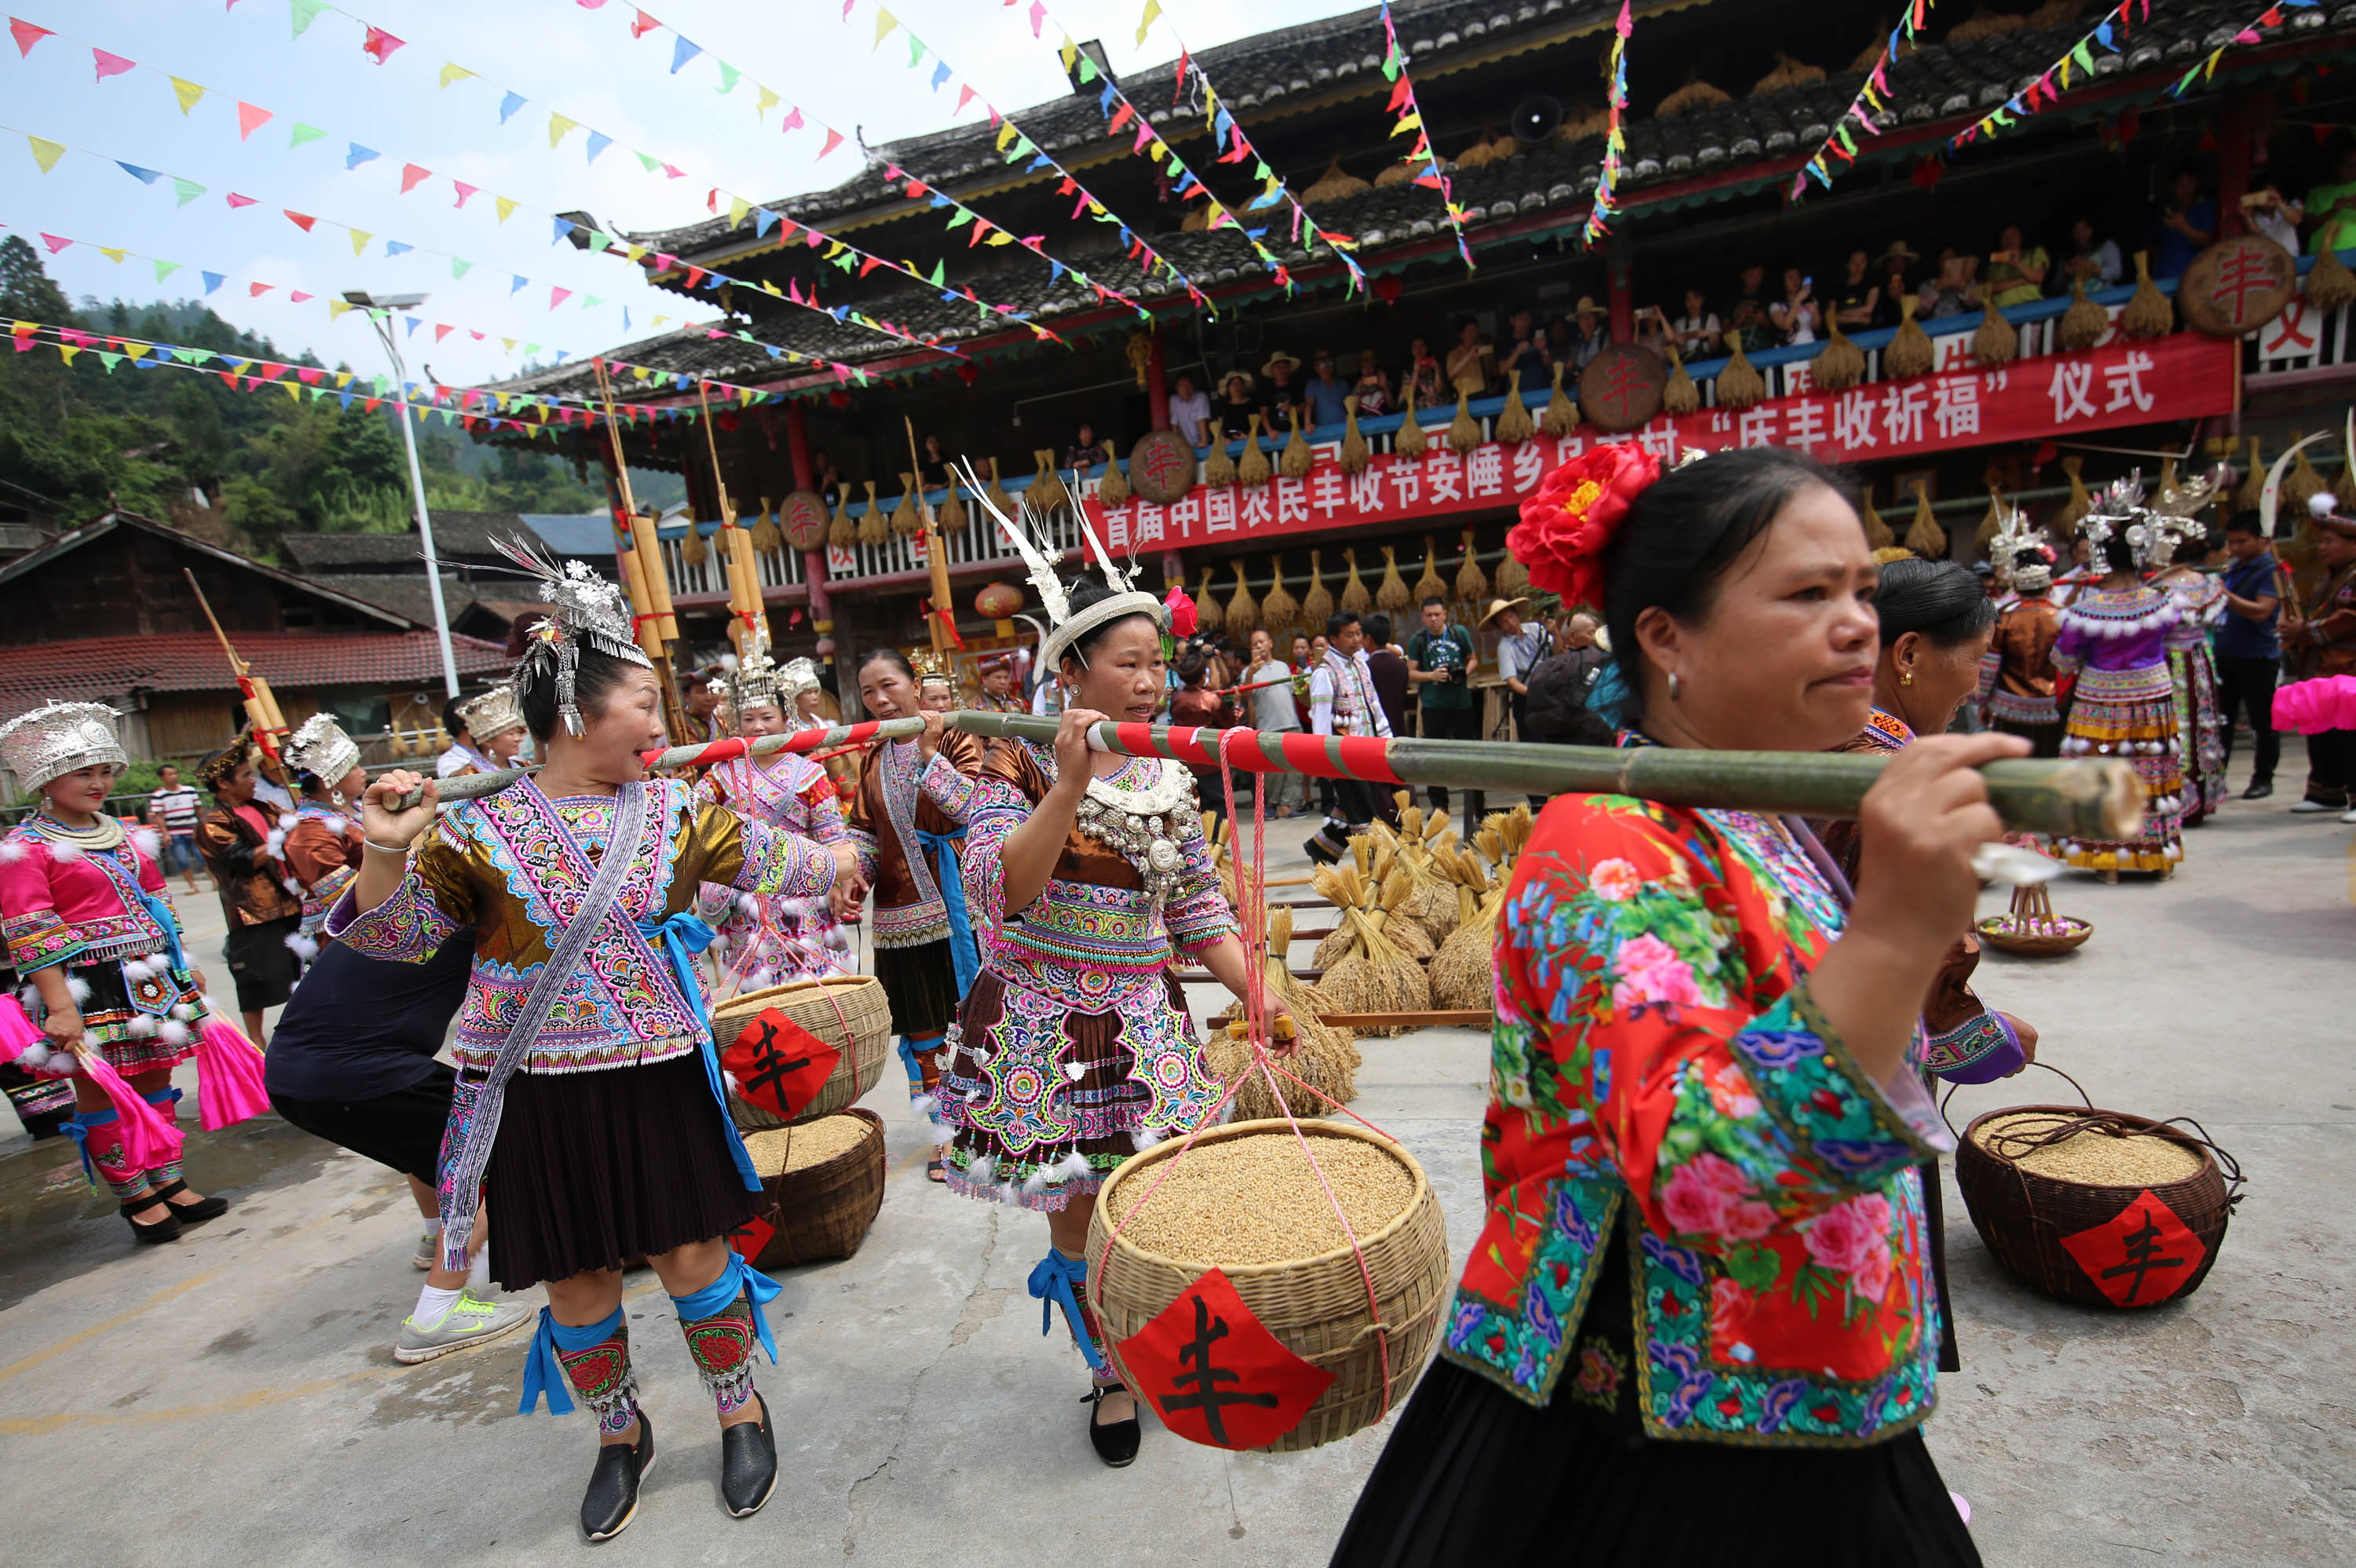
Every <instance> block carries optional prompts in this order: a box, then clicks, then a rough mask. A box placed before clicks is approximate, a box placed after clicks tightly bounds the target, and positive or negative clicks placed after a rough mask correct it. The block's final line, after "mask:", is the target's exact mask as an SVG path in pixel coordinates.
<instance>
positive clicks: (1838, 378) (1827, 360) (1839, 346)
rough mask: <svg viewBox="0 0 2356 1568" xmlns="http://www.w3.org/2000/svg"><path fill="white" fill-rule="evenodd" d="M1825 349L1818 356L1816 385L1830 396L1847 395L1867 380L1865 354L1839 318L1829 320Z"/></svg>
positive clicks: (1829, 316) (1832, 317)
mask: <svg viewBox="0 0 2356 1568" xmlns="http://www.w3.org/2000/svg"><path fill="white" fill-rule="evenodd" d="M1825 330H1826V338H1825V347H1824V348H1823V350H1822V352H1820V353H1818V354H1817V356H1816V385H1817V386H1819V387H1821V388H1823V389H1825V390H1826V391H1827V392H1845V391H1847V389H1849V388H1851V387H1854V386H1856V385H1857V384H1858V382H1859V381H1862V380H1864V379H1865V350H1864V349H1862V348H1859V347H1858V346H1857V345H1856V344H1854V343H1852V342H1850V341H1849V336H1848V334H1847V333H1846V332H1843V331H1842V330H1841V324H1840V317H1839V315H1837V314H1836V315H1828V316H1826V318H1825Z"/></svg>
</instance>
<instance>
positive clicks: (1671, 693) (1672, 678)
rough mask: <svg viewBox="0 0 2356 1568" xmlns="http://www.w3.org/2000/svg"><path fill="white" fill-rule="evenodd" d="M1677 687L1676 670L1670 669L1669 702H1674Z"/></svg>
mask: <svg viewBox="0 0 2356 1568" xmlns="http://www.w3.org/2000/svg"><path fill="white" fill-rule="evenodd" d="M1678 689H1679V683H1678V681H1677V672H1676V671H1675V670H1671V671H1669V700H1670V701H1671V702H1675V701H1676V699H1677V692H1678Z"/></svg>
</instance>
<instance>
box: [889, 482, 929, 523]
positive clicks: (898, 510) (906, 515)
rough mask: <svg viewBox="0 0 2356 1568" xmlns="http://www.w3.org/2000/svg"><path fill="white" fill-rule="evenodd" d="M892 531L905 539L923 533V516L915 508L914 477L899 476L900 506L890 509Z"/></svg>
mask: <svg viewBox="0 0 2356 1568" xmlns="http://www.w3.org/2000/svg"><path fill="white" fill-rule="evenodd" d="M892 531H893V532H894V533H895V534H898V535H899V536H900V537H901V538H903V539H906V538H908V537H909V536H911V535H914V534H920V533H923V532H924V531H925V515H924V513H923V512H922V511H920V510H919V509H918V508H917V506H916V475H913V474H903V475H900V504H899V505H898V506H896V507H893V508H892Z"/></svg>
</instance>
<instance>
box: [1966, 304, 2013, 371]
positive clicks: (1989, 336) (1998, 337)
mask: <svg viewBox="0 0 2356 1568" xmlns="http://www.w3.org/2000/svg"><path fill="white" fill-rule="evenodd" d="M1972 357H1973V358H1974V359H1975V360H1976V361H1977V362H1978V363H1980V364H1982V365H2009V364H2011V363H2012V362H2013V361H2014V360H2016V359H2018V358H2019V357H2020V328H2019V327H2017V326H2015V325H2012V323H2011V322H2009V321H2008V320H2006V319H2005V315H2004V312H2002V311H2000V310H1998V309H1997V307H1996V306H1995V305H1993V304H1990V305H1988V306H1987V308H1986V309H1984V310H1982V311H1981V312H1980V325H1979V330H1978V331H1976V332H1975V333H1973V334H1972Z"/></svg>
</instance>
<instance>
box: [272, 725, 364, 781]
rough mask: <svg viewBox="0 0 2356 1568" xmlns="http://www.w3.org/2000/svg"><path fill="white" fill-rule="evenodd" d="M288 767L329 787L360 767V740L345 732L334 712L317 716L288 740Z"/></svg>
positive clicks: (297, 728)
mask: <svg viewBox="0 0 2356 1568" xmlns="http://www.w3.org/2000/svg"><path fill="white" fill-rule="evenodd" d="M285 757H286V765H287V766H288V767H291V768H294V769H295V770H297V771H299V772H302V773H309V774H310V775H311V776H312V777H313V778H315V779H317V780H318V781H319V782H320V783H321V784H326V785H327V786H328V787H329V788H331V789H332V788H333V787H335V786H336V785H337V784H341V783H343V782H344V779H345V776H346V775H347V774H348V773H350V772H351V771H352V770H353V769H354V768H356V767H359V765H360V749H359V743H358V742H357V741H354V740H353V739H352V738H351V737H350V736H349V735H347V734H345V733H344V727H343V726H342V725H340V724H338V723H337V722H336V716H335V715H334V714H332V713H314V714H312V715H311V717H309V718H308V719H305V720H303V722H302V723H301V724H299V725H297V726H295V733H293V734H292V735H289V736H288V737H286V747H285Z"/></svg>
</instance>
